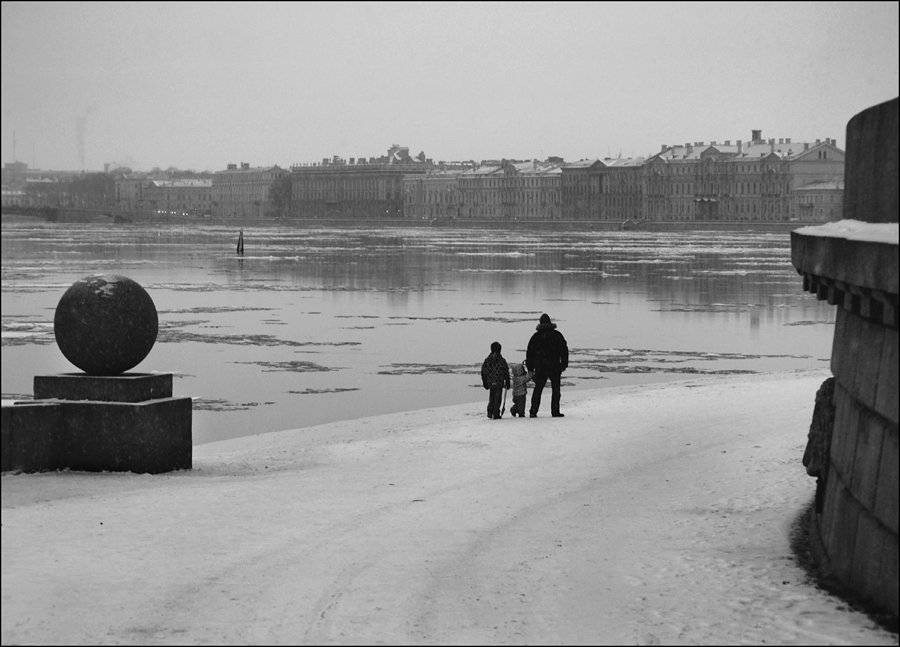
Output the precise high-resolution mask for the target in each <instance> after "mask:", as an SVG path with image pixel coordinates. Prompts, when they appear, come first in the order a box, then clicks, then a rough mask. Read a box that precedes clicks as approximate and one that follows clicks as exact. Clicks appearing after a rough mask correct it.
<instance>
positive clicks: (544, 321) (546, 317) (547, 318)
mask: <svg viewBox="0 0 900 647" xmlns="http://www.w3.org/2000/svg"><path fill="white" fill-rule="evenodd" d="M541 323H542V324H548V323H550V315H548V314H547V313H546V312H545V313H544V314H542V315H541Z"/></svg>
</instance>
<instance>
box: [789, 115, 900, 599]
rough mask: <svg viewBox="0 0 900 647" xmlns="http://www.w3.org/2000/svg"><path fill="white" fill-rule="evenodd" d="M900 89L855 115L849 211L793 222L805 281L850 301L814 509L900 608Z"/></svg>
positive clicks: (859, 572) (826, 532)
mask: <svg viewBox="0 0 900 647" xmlns="http://www.w3.org/2000/svg"><path fill="white" fill-rule="evenodd" d="M897 122H898V100H897V99H894V100H892V101H889V102H886V103H884V104H880V105H878V106H874V107H873V108H870V109H868V110H866V111H863V112H862V113H860V114H859V115H857V116H855V117H854V118H853V119H851V120H850V122H849V123H848V125H847V142H848V147H847V166H846V174H845V185H846V188H847V191H846V195H845V204H844V220H843V221H840V222H838V223H829V224H827V225H822V226H820V227H804V228H801V229H798V230H796V231H794V232H791V253H792V262H793V264H794V266H795V267H796V268H797V271H798V272H800V273H801V274H802V275H803V285H804V289H806V290H807V291H809V292H812V293H814V294H816V296H817V297H818V298H819V299H823V300H824V299H827V300H828V302H829V303H831V304H833V305H835V306H837V307H838V311H837V317H836V322H835V331H834V342H833V346H832V352H831V371H832V373H833V375H834V379H835V386H834V395H833V406H834V427H833V429H832V430H831V437H830V452H829V455H828V461H827V466H826V468H825V471H824V474H823V475H822V478H824V497H823V498H824V500H823V502H822V506H821V511H820V514H817V515H815V517H814V519H813V525H814V528H813V531H814V532H816V533H817V535H818V537H819V539H820V543H821V546H822V549H823V551H824V555H821V556H820V557H821V559H823V560H824V561H826V562H827V564H825V566H827V568H828V570H830V571H832V572H833V573H834V575H835V576H836V577H837V578H838V579H839V580H840V581H841V582H843V583H844V584H845V585H846V586H848V587H849V588H850V589H852V590H853V591H855V592H856V593H857V594H859V595H860V596H861V597H862V598H863V599H865V600H867V601H869V602H870V603H871V604H873V606H875V607H877V608H879V609H881V610H882V611H884V612H886V613H889V614H893V615H894V616H897V615H898V579H900V578H898V554H900V546H898V533H900V528H898V526H900V524H898V499H900V486H898V472H900V469H898V460H900V440H898V439H900V432H898V423H900V415H898V388H900V383H898V314H897V308H898V240H897V237H898V235H897V231H898V229H897V224H896V223H897V220H898V212H897V190H898V185H897V154H898V148H900V145H898V136H897Z"/></svg>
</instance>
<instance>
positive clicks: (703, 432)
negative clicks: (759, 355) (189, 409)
mask: <svg viewBox="0 0 900 647" xmlns="http://www.w3.org/2000/svg"><path fill="white" fill-rule="evenodd" d="M827 376H828V374H827V373H826V372H813V373H803V374H794V373H791V374H786V375H785V374H779V375H769V376H754V377H746V376H742V377H733V376H732V377H727V378H701V379H696V380H687V381H684V382H679V383H676V384H668V385H644V386H630V387H620V388H607V389H598V390H595V391H571V392H568V393H566V392H565V391H564V393H563V411H564V412H565V414H566V417H565V418H559V419H554V418H550V417H549V412H547V411H545V412H542V413H541V414H540V416H539V417H538V418H537V419H529V418H524V419H522V418H515V419H512V418H510V417H508V416H506V417H504V418H503V419H502V420H489V419H487V417H486V416H485V414H484V409H485V403H486V401H487V398H486V397H485V402H484V403H482V402H477V403H473V404H469V405H455V406H450V407H445V408H438V409H429V410H425V411H417V412H408V413H402V414H391V415H386V416H379V417H374V418H368V419H361V420H356V421H349V422H340V423H335V424H329V425H323V426H319V427H313V428H308V429H300V430H294V431H285V432H277V433H271V434H263V435H258V436H251V437H247V438H241V439H236V440H229V441H223V442H219V443H211V444H208V445H200V446H197V447H195V450H194V469H193V470H191V471H185V472H178V473H170V474H165V475H157V476H150V475H136V474H109V473H107V474H88V473H77V472H68V473H66V472H64V473H48V474H32V475H25V474H21V475H6V476H4V477H3V479H2V505H3V521H2V643H3V644H4V645H11V644H24V643H30V644H36V643H45V644H46V643H66V644H98V643H99V644H205V643H228V644H288V643H293V644H378V643H387V644H487V645H491V644H538V643H543V644H576V643H580V644H626V645H627V644H726V645H727V644H764V643H767V644H829V645H847V644H859V645H862V644H866V645H896V644H898V639H897V636H896V634H891V633H889V632H886V631H884V630H882V629H880V628H878V627H877V626H876V625H875V624H874V623H873V622H872V621H871V620H870V619H869V618H868V617H867V616H865V615H863V614H861V613H859V612H856V611H853V610H850V609H848V608H847V606H846V605H844V604H843V603H842V602H841V601H840V600H839V599H837V598H834V597H832V596H830V595H829V594H827V593H825V592H823V591H822V590H820V589H818V588H816V587H815V586H814V585H813V584H811V583H810V582H809V580H808V579H807V577H806V575H805V573H804V572H803V570H802V569H801V568H800V567H799V566H798V565H797V563H796V561H795V559H794V557H793V556H792V554H791V550H790V546H789V534H790V528H791V525H792V524H793V523H794V521H795V520H796V518H797V517H798V515H799V514H800V513H801V511H802V510H803V509H804V508H805V507H806V505H807V504H808V503H809V501H810V500H811V498H812V496H813V492H814V489H815V481H814V479H812V478H810V477H809V476H807V475H806V472H805V470H804V468H803V466H802V464H801V457H802V455H803V449H804V447H805V444H806V434H807V431H808V429H809V423H810V421H811V416H812V409H813V405H814V401H815V392H816V389H817V388H818V386H819V385H820V384H821V382H822V380H824V379H825V377H827ZM547 398H548V402H549V395H548V396H547Z"/></svg>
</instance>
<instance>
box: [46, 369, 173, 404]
mask: <svg viewBox="0 0 900 647" xmlns="http://www.w3.org/2000/svg"><path fill="white" fill-rule="evenodd" d="M171 397H172V374H171V373H123V374H121V375H110V376H104V375H86V374H85V373H63V374H60V375H35V376H34V399H35V400H44V399H47V398H57V399H59V400H104V401H111V402H143V401H144V400H152V399H154V398H171Z"/></svg>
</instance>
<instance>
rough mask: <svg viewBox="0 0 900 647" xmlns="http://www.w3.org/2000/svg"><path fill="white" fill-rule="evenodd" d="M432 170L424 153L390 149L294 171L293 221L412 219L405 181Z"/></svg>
mask: <svg viewBox="0 0 900 647" xmlns="http://www.w3.org/2000/svg"><path fill="white" fill-rule="evenodd" d="M432 167H433V164H432V163H431V162H430V160H427V159H426V158H425V156H424V154H423V153H420V154H419V155H418V156H417V157H415V158H414V157H411V156H410V155H409V149H408V148H406V147H403V146H397V145H394V146H391V147H390V148H389V149H388V153H387V155H385V156H381V157H379V158H375V157H370V158H369V159H366V158H362V157H361V158H358V159H357V158H352V157H351V158H350V160H349V162H348V161H347V160H345V159H343V158H340V157H338V156H334V157H333V158H332V159H330V160H329V159H323V160H322V163H321V164H311V165H295V166H292V167H291V171H290V173H291V201H290V217H293V218H301V219H306V218H336V219H353V220H376V219H381V218H388V219H393V218H406V217H413V215H412V213H406V206H407V200H406V195H407V194H406V190H407V189H408V188H411V186H410V184H409V183H407V182H406V179H407V178H408V177H410V176H419V175H424V174H425V173H426V172H427V171H428V170H429V169H431V168H432Z"/></svg>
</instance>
